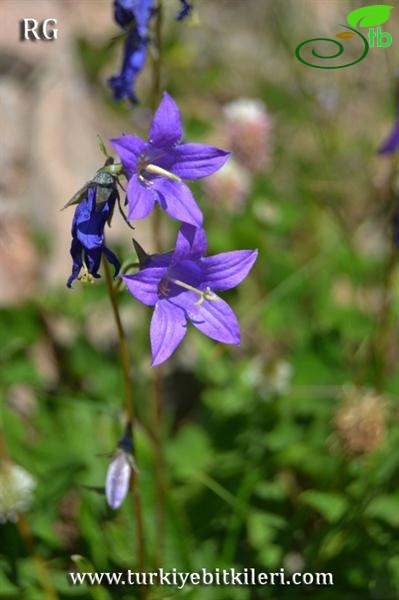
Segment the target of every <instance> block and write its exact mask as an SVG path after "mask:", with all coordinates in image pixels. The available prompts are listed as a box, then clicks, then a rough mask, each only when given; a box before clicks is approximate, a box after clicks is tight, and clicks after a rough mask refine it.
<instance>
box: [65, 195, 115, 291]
mask: <svg viewBox="0 0 399 600" xmlns="http://www.w3.org/2000/svg"><path fill="white" fill-rule="evenodd" d="M116 198H117V191H113V192H111V194H110V196H109V198H108V199H107V200H106V202H102V203H101V204H97V203H96V187H95V186H90V187H89V188H88V189H87V197H86V198H84V199H83V200H82V201H81V202H80V203H79V204H78V205H77V207H76V209H75V214H74V217H73V221H72V244H71V256H72V260H73V266H72V273H71V275H70V277H69V279H68V281H67V286H68V287H69V288H70V287H72V282H73V281H74V280H75V279H77V278H78V277H79V274H80V271H81V269H82V268H83V269H84V271H85V273H84V275H83V278H84V279H85V280H86V281H92V279H93V278H98V277H100V275H99V274H98V269H99V268H100V263H101V256H102V254H104V256H105V257H106V259H107V260H108V262H110V263H111V264H112V265H113V266H114V267H115V275H117V274H118V273H119V269H120V263H119V261H118V259H117V257H116V256H115V254H114V253H113V252H111V250H110V249H109V248H107V247H106V245H105V243H104V227H105V223H106V222H107V221H108V220H109V218H110V217H111V216H112V212H113V210H114V206H115V201H116Z"/></svg>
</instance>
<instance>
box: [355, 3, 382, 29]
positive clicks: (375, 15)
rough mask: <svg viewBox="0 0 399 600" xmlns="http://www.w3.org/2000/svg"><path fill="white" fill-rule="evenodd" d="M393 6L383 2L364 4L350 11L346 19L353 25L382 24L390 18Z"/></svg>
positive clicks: (368, 25)
mask: <svg viewBox="0 0 399 600" xmlns="http://www.w3.org/2000/svg"><path fill="white" fill-rule="evenodd" d="M392 8H393V6H385V5H383V4H373V5H372V6H363V7H362V8H357V9H356V10H352V12H350V13H349V15H348V16H347V18H346V20H347V22H348V23H349V25H351V26H352V27H357V26H359V27H375V26H376V25H382V23H385V22H386V21H388V19H389V15H390V12H391V9H392Z"/></svg>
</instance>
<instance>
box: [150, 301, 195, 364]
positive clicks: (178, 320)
mask: <svg viewBox="0 0 399 600" xmlns="http://www.w3.org/2000/svg"><path fill="white" fill-rule="evenodd" d="M186 331H187V323H186V317H185V315H184V311H183V310H181V309H180V308H179V307H178V306H176V305H175V304H172V303H171V302H169V300H166V299H165V300H160V301H159V302H157V304H156V305H155V310H154V314H153V316H152V319H151V327H150V337H151V350H152V363H151V366H152V367H155V366H156V365H159V364H161V363H163V362H164V361H165V360H166V359H168V358H169V356H170V355H171V354H173V352H174V351H175V350H176V348H177V346H178V345H179V344H180V342H181V341H182V339H183V338H184V336H185V335H186Z"/></svg>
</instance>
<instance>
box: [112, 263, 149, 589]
mask: <svg viewBox="0 0 399 600" xmlns="http://www.w3.org/2000/svg"><path fill="white" fill-rule="evenodd" d="M103 268H104V274H105V281H106V285H107V290H108V295H109V299H110V302H111V306H112V312H113V315H114V319H115V324H116V329H117V332H118V340H119V355H120V361H121V366H122V371H123V379H124V394H125V410H126V415H127V420H128V421H129V422H130V423H134V417H135V413H134V398H133V386H132V379H131V371H130V356H129V348H128V344H127V339H126V334H125V330H124V328H123V325H122V320H121V316H120V312H119V307H118V301H117V298H116V292H115V289H114V286H113V283H112V276H111V273H110V269H109V265H108V262H107V261H106V260H105V258H103ZM130 489H131V492H132V496H133V504H134V508H133V510H134V516H135V522H136V534H137V555H138V560H137V562H138V567H139V570H140V571H141V572H144V571H145V536H144V524H143V513H142V507H141V499H140V487H139V478H138V473H137V471H136V472H135V473H134V476H132V477H131V479H130ZM140 594H141V597H142V598H143V600H145V598H146V590H145V588H144V587H141V588H140Z"/></svg>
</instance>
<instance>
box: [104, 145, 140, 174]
mask: <svg viewBox="0 0 399 600" xmlns="http://www.w3.org/2000/svg"><path fill="white" fill-rule="evenodd" d="M110 142H111V144H112V145H113V147H114V148H115V150H116V152H117V153H118V156H119V158H120V159H121V162H122V165H123V168H124V169H125V170H126V171H127V173H128V174H129V175H132V174H133V173H135V172H136V171H137V162H138V159H139V157H140V155H141V154H143V152H145V151H146V150H147V147H148V145H147V143H146V142H145V141H144V140H142V139H141V138H139V137H137V136H136V135H122V136H121V137H120V138H114V139H112V140H110Z"/></svg>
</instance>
